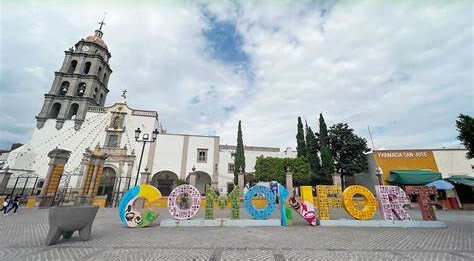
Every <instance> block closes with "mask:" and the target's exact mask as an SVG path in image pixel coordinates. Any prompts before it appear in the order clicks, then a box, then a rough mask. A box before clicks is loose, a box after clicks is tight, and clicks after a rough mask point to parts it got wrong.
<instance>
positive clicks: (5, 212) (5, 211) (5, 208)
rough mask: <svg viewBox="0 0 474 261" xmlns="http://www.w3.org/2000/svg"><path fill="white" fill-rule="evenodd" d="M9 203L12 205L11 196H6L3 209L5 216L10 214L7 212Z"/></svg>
mask: <svg viewBox="0 0 474 261" xmlns="http://www.w3.org/2000/svg"><path fill="white" fill-rule="evenodd" d="M8 205H10V196H6V197H5V200H4V201H3V206H2V211H3V215H5V216H6V215H8V214H7V209H8Z"/></svg>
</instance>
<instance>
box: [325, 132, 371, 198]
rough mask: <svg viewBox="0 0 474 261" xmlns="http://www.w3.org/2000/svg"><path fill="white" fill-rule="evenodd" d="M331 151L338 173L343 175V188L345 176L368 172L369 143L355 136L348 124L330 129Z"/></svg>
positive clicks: (343, 186)
mask: <svg viewBox="0 0 474 261" xmlns="http://www.w3.org/2000/svg"><path fill="white" fill-rule="evenodd" d="M328 137H329V150H330V151H331V155H332V157H333V159H334V162H335V167H336V171H337V173H339V174H340V175H341V187H342V189H344V188H345V184H344V176H352V175H354V174H357V173H360V172H363V171H367V170H368V162H367V156H366V155H365V153H366V152H369V148H368V147H367V141H366V140H365V139H364V138H361V137H359V136H357V135H356V134H354V130H353V129H351V128H349V126H348V125H347V123H338V124H335V125H333V126H331V128H330V129H329V136H328Z"/></svg>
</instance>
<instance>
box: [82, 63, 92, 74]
mask: <svg viewBox="0 0 474 261" xmlns="http://www.w3.org/2000/svg"><path fill="white" fill-rule="evenodd" d="M90 69H91V63H90V62H86V64H85V65H84V71H83V73H84V74H88V73H89V70H90Z"/></svg>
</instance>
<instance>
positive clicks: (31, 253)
mask: <svg viewBox="0 0 474 261" xmlns="http://www.w3.org/2000/svg"><path fill="white" fill-rule="evenodd" d="M202 212H204V211H203V210H200V214H201V215H202ZM332 212H333V213H332V217H333V218H347V216H345V214H344V213H343V212H341V211H337V210H335V211H332ZM47 214H48V210H36V209H21V210H20V211H19V213H18V214H16V215H13V214H10V215H9V216H3V215H1V217H0V232H1V233H0V260H344V261H347V260H474V248H473V242H474V239H473V235H474V212H473V211H451V212H448V211H437V212H436V214H437V216H438V219H439V220H443V221H446V222H447V225H448V227H447V228H444V229H439V228H437V229H434V228H431V229H422V228H416V229H415V228H409V229H407V228H347V227H344V228H343V227H319V228H314V227H310V226H306V225H305V224H304V222H303V221H302V220H301V219H300V218H297V217H295V216H296V214H295V213H294V214H293V216H294V218H295V220H294V221H295V222H294V223H295V224H294V226H291V227H257V228H256V227H252V228H226V227H181V228H164V227H157V226H155V227H148V228H141V229H140V228H136V229H131V228H124V227H122V225H121V223H120V221H119V219H118V216H117V212H116V209H100V210H99V213H98V214H97V217H96V219H95V222H94V226H93V231H92V240H90V241H80V240H79V239H78V236H77V233H76V234H74V236H73V238H72V239H70V240H62V241H61V242H60V243H59V244H57V245H54V246H45V245H44V243H43V242H44V239H45V237H46V234H47V231H48V222H47ZM410 214H412V216H414V217H415V218H416V219H419V218H420V217H419V213H418V212H416V211H410ZM245 216H246V214H245V211H244V210H242V218H245ZM161 218H164V219H166V218H170V217H169V215H167V213H166V210H165V209H161V210H160V218H159V219H161Z"/></svg>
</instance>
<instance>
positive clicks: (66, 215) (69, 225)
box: [45, 206, 99, 246]
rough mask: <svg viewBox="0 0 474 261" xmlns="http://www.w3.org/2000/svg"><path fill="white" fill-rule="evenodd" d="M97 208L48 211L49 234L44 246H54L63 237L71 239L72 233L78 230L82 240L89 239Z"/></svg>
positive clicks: (67, 207)
mask: <svg viewBox="0 0 474 261" xmlns="http://www.w3.org/2000/svg"><path fill="white" fill-rule="evenodd" d="M98 209H99V207H98V206H61V207H52V208H50V209H49V233H48V236H47V237H46V242H45V243H46V245H47V246H49V245H54V244H56V243H57V242H58V241H59V238H60V237H61V236H63V238H64V239H69V238H71V236H72V234H74V231H76V230H79V237H80V238H81V239H82V240H89V239H90V238H91V230H92V223H93V222H94V218H95V215H96V214H97V210H98Z"/></svg>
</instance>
